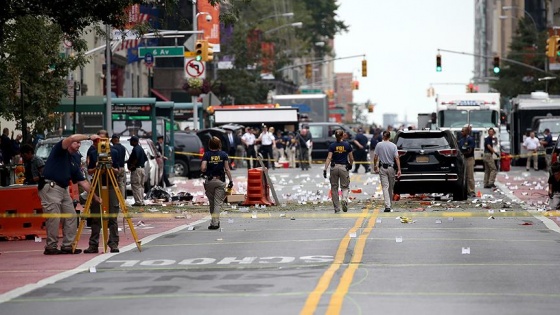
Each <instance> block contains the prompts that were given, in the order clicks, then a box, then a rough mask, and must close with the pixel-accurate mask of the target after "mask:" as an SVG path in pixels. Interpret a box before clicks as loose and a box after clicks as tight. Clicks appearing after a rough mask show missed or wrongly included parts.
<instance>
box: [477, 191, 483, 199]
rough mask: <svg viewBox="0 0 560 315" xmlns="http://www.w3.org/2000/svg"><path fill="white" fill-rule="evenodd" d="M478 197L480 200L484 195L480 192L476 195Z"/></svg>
mask: <svg viewBox="0 0 560 315" xmlns="http://www.w3.org/2000/svg"><path fill="white" fill-rule="evenodd" d="M476 196H477V197H478V198H480V197H482V193H480V190H479V191H478V192H477V193H476Z"/></svg>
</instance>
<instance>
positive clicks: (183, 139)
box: [173, 131, 204, 178]
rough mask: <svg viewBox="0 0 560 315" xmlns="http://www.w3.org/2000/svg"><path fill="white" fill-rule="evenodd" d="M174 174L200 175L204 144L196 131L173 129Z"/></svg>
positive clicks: (190, 176)
mask: <svg viewBox="0 0 560 315" xmlns="http://www.w3.org/2000/svg"><path fill="white" fill-rule="evenodd" d="M174 137H175V145H174V147H175V165H174V167H173V169H174V172H175V176H186V177H189V178H193V177H199V176H200V164H201V162H202V155H203V154H204V146H203V145H202V142H201V141H200V138H199V137H198V135H197V134H196V133H188V132H183V131H175V135H174Z"/></svg>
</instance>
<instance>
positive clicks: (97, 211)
mask: <svg viewBox="0 0 560 315" xmlns="http://www.w3.org/2000/svg"><path fill="white" fill-rule="evenodd" d="M98 144H99V139H97V140H94V141H93V145H92V146H91V147H93V150H91V152H90V155H89V158H88V161H89V162H88V165H87V171H88V174H89V175H91V176H94V175H95V172H96V171H98V172H99V174H98V175H99V177H98V178H99V181H98V182H97V185H96V187H93V189H94V190H95V191H101V189H102V187H107V189H108V192H109V200H107V201H108V209H109V210H108V214H109V218H108V219H107V221H108V223H107V227H108V229H109V239H108V240H107V245H108V246H109V248H110V252H111V253H118V252H119V225H118V223H117V216H118V215H119V211H120V206H119V199H118V198H117V193H116V192H115V188H117V189H119V190H120V188H119V187H114V186H113V185H112V184H111V183H110V182H108V179H109V174H107V173H105V172H106V170H103V171H102V172H101V169H99V168H98V166H99V165H98V163H97V162H98V160H99V152H98V151H97V145H98ZM110 150H111V151H110V154H111V169H112V170H113V174H118V172H119V162H118V161H119V152H118V151H117V149H116V148H115V146H111V147H110ZM115 177H116V176H115ZM123 198H124V197H123ZM102 207H103V205H102V204H100V203H92V204H91V206H90V213H91V214H93V215H94V216H92V217H91V220H90V227H91V235H90V237H89V246H88V248H86V249H84V253H85V254H97V253H99V234H100V232H101V217H100V215H101V213H102V209H101V208H102ZM104 219H105V218H104Z"/></svg>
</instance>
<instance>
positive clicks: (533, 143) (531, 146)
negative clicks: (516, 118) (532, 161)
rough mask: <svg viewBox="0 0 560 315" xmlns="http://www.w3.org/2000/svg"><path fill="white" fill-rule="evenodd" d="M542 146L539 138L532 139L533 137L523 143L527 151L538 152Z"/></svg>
mask: <svg viewBox="0 0 560 315" xmlns="http://www.w3.org/2000/svg"><path fill="white" fill-rule="evenodd" d="M540 144H541V143H540V142H539V139H537V138H531V137H528V138H527V139H525V141H524V142H523V146H524V147H525V148H527V150H536V149H537V148H538V147H539V145H540Z"/></svg>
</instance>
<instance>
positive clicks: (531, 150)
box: [523, 131, 540, 171]
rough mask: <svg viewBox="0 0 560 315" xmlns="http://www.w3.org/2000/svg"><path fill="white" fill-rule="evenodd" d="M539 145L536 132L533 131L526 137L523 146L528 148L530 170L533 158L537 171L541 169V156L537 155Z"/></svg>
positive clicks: (528, 166)
mask: <svg viewBox="0 0 560 315" xmlns="http://www.w3.org/2000/svg"><path fill="white" fill-rule="evenodd" d="M539 146H540V142H539V139H537V138H535V132H534V131H531V132H530V133H529V137H527V138H525V141H523V147H524V148H525V149H526V150H527V171H529V168H530V166H531V160H533V168H534V169H535V171H538V170H539V156H538V155H537V150H538V149H539Z"/></svg>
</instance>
